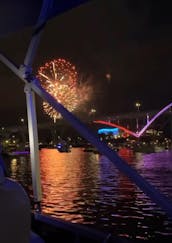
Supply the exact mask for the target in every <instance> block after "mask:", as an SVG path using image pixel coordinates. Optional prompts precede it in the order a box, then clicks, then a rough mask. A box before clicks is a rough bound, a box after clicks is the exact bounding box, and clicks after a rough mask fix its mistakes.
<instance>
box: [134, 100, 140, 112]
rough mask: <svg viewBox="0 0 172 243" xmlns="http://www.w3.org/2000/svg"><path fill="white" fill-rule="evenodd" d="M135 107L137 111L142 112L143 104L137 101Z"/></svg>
mask: <svg viewBox="0 0 172 243" xmlns="http://www.w3.org/2000/svg"><path fill="white" fill-rule="evenodd" d="M135 106H136V108H137V110H138V111H139V110H140V106H141V103H140V102H138V101H137V102H136V103H135Z"/></svg>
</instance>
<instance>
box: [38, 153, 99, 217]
mask: <svg viewBox="0 0 172 243" xmlns="http://www.w3.org/2000/svg"><path fill="white" fill-rule="evenodd" d="M84 156H86V155H85V153H84V152H83V151H82V150H79V149H73V150H72V153H60V152H58V151H57V150H56V149H42V150H41V151H40V163H41V181H42V190H43V200H42V209H43V211H44V212H45V213H48V214H51V215H57V214H58V215H59V217H61V218H64V219H66V220H70V221H73V222H82V221H83V218H82V215H81V214H79V213H78V212H77V215H76V218H75V214H76V211H78V205H76V204H77V203H76V201H77V200H78V198H80V193H81V191H82V190H84V187H85V185H84V184H83V183H85V182H83V181H84V176H86V175H84V174H85V168H84V163H85V162H84V161H86V159H85V158H84ZM95 169H96V168H95ZM93 170H94V169H93ZM96 170H97V169H96ZM93 174H94V173H93ZM96 174H97V173H96ZM47 205H48V206H47Z"/></svg>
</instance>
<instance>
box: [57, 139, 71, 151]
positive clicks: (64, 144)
mask: <svg viewBox="0 0 172 243" xmlns="http://www.w3.org/2000/svg"><path fill="white" fill-rule="evenodd" d="M56 148H57V150H58V151H59V152H66V153H68V152H71V145H70V144H68V143H67V142H66V141H65V140H61V141H59V142H58V143H57V145H56Z"/></svg>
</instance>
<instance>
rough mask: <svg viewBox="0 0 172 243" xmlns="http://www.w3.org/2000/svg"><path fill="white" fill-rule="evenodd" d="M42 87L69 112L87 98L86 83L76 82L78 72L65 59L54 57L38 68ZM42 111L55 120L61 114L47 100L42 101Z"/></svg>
mask: <svg viewBox="0 0 172 243" xmlns="http://www.w3.org/2000/svg"><path fill="white" fill-rule="evenodd" d="M37 76H38V78H39V80H40V82H41V85H42V87H43V88H44V89H45V90H46V91H47V92H48V93H49V94H51V95H52V96H53V97H54V98H55V99H56V100H57V101H58V102H59V103H61V104H62V105H63V106H64V107H66V108H67V109H68V110H69V111H70V112H72V111H74V110H76V109H77V108H79V106H80V105H82V104H84V103H85V102H86V101H87V100H88V99H89V98H88V97H89V95H88V92H89V90H90V89H89V88H88V86H87V85H82V86H81V84H78V83H77V81H78V74H77V71H76V68H75V66H74V65H72V64H71V63H70V62H68V61H66V60H65V59H56V60H53V61H50V62H47V63H45V65H44V66H42V67H40V68H39V70H38V75H37ZM43 109H44V111H45V112H46V113H47V114H48V115H49V116H50V117H51V118H53V119H54V121H56V120H57V119H59V118H61V115H60V114H59V113H58V112H56V110H55V109H53V108H52V107H51V106H50V105H49V104H48V103H47V102H43Z"/></svg>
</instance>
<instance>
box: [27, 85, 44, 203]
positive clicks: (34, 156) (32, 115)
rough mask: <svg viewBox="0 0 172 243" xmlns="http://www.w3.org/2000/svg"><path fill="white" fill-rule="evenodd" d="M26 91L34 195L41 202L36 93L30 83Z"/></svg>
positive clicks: (36, 200)
mask: <svg viewBox="0 0 172 243" xmlns="http://www.w3.org/2000/svg"><path fill="white" fill-rule="evenodd" d="M24 91H25V93H26V103H27V117H28V130H29V144H30V155H31V169H32V185H33V196H34V201H35V202H36V203H38V204H39V202H40V201H41V198H42V191H41V180H40V163H39V146H38V130H37V118H36V108H35V94H34V92H33V91H32V90H31V87H30V84H26V85H25V89H24Z"/></svg>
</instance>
